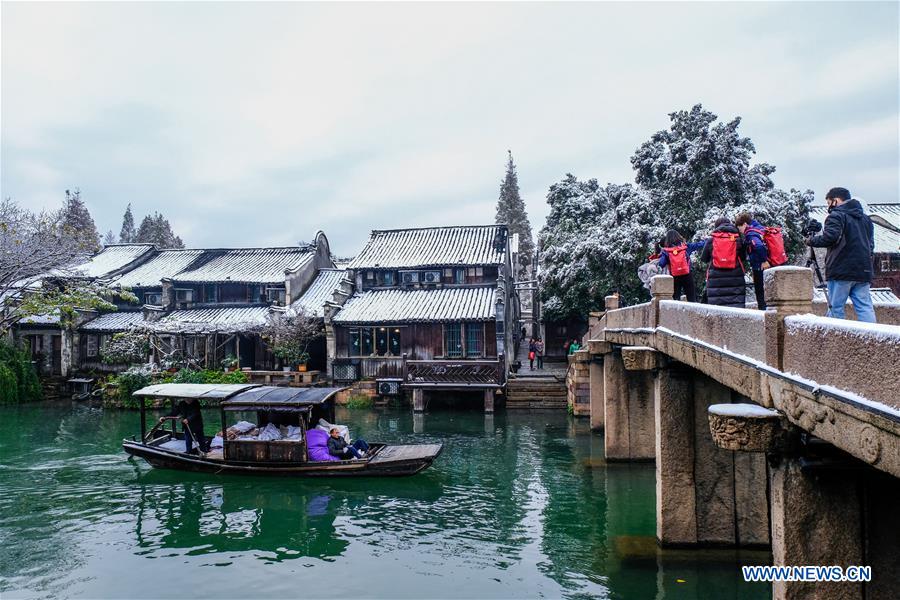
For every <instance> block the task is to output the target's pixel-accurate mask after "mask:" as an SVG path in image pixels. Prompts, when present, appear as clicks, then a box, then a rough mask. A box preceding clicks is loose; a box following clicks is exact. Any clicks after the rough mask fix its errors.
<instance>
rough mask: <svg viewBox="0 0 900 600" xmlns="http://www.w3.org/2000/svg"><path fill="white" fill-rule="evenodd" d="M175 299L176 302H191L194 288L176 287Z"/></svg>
mask: <svg viewBox="0 0 900 600" xmlns="http://www.w3.org/2000/svg"><path fill="white" fill-rule="evenodd" d="M175 301H176V302H193V301H194V290H191V289H187V288H176V289H175Z"/></svg>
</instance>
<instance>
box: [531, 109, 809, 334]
mask: <svg viewBox="0 0 900 600" xmlns="http://www.w3.org/2000/svg"><path fill="white" fill-rule="evenodd" d="M670 118H671V119H672V126H671V127H670V129H668V130H666V131H659V132H657V133H655V134H653V136H652V137H651V139H650V140H648V141H647V142H645V143H644V144H642V145H641V146H640V148H638V150H637V152H636V153H635V155H634V156H633V157H632V159H631V162H632V166H633V167H634V169H635V182H636V184H637V186H631V185H614V184H609V185H607V186H606V187H605V188H601V187H600V186H599V185H598V184H597V182H596V180H593V179H591V180H588V181H579V180H578V179H576V178H575V177H574V176H572V175H567V176H566V177H565V178H564V179H563V180H562V181H560V182H558V183H556V184H554V185H552V186H551V187H550V191H549V193H548V194H547V203H548V204H549V205H550V214H549V216H548V217H547V224H546V225H545V227H544V228H543V229H542V230H541V233H540V236H539V243H540V245H541V267H542V271H541V286H542V298H543V300H544V315H545V317H547V318H548V319H562V318H566V317H573V316H580V317H584V316H585V315H586V314H587V313H588V312H589V311H591V310H597V309H599V308H601V307H602V304H603V297H604V296H606V295H608V294H610V293H612V292H615V291H618V292H619V293H620V295H621V297H622V299H623V300H624V301H625V302H626V303H635V302H640V301H643V300H646V299H647V296H646V291H645V290H643V289H642V286H641V283H640V281H639V280H638V278H637V268H638V267H639V266H640V265H641V264H642V263H643V262H645V261H646V259H647V256H648V255H650V254H651V253H652V252H653V249H654V246H655V244H656V243H657V242H659V241H660V240H661V239H662V237H663V235H664V234H665V232H666V230H668V229H676V230H678V231H679V232H681V234H682V235H684V236H685V237H686V238H688V239H692V238H693V239H703V238H705V237H706V236H707V235H708V234H709V231H710V229H711V226H712V223H713V221H714V220H715V219H716V218H718V217H721V216H723V215H724V216H728V217H730V218H734V217H735V216H736V215H737V214H738V213H739V212H742V211H745V210H746V211H749V212H751V213H753V214H754V216H756V217H757V219H758V220H759V221H760V222H761V223H762V224H764V225H777V226H780V227H782V228H783V231H784V237H785V246H786V249H787V251H788V254H789V255H790V257H791V258H796V257H797V256H798V255H799V254H801V253H803V252H804V251H805V248H804V246H803V236H802V234H801V229H802V227H803V224H804V223H805V222H806V220H807V218H808V214H809V205H810V203H811V201H812V198H813V193H812V192H811V191H809V190H807V191H805V192H801V191H798V190H791V191H790V192H784V191H782V190H778V189H775V187H774V184H773V182H772V180H771V178H770V175H771V174H772V173H773V172H774V171H775V168H774V167H773V166H771V165H768V164H765V163H759V164H751V158H752V155H753V154H754V153H755V148H754V146H753V143H752V142H751V141H750V139H749V138H746V137H741V136H740V135H739V134H738V125H739V124H740V118H735V119H733V120H732V121H730V122H728V123H716V120H717V117H716V116H715V115H714V114H712V113H710V112H708V111H705V110H703V108H702V106H700V105H699V104H698V105H696V106H694V107H693V108H692V109H691V110H690V111H679V112H674V113H671V115H670ZM696 273H697V275H698V277H701V276H702V270H701V269H697V270H696ZM698 283H699V282H698Z"/></svg>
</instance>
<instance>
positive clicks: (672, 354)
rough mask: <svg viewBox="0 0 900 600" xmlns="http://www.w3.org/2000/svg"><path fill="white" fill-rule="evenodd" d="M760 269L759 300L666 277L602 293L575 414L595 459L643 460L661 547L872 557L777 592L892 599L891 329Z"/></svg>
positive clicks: (898, 561) (898, 402) (897, 548)
mask: <svg viewBox="0 0 900 600" xmlns="http://www.w3.org/2000/svg"><path fill="white" fill-rule="evenodd" d="M765 278H766V301H767V303H768V305H769V310H767V311H758V310H749V309H736V308H724V307H714V306H709V305H704V304H691V303H687V302H680V301H674V300H673V299H672V293H673V280H672V278H671V277H669V276H658V277H655V278H654V279H653V282H652V296H653V299H652V300H651V301H650V302H648V303H645V304H640V305H637V306H630V307H627V308H618V306H617V302H618V299H617V298H616V297H609V298H607V309H608V310H607V312H606V313H604V314H602V316H600V318H599V321H597V322H595V323H594V327H592V330H591V334H590V337H591V338H592V339H590V341H589V342H588V344H587V348H586V349H584V350H582V351H580V352H578V353H577V354H576V356H575V357H574V358H573V363H574V364H573V365H572V367H573V372H574V373H576V374H578V373H580V374H581V375H582V376H581V377H580V379H581V381H582V384H581V390H582V397H583V398H584V400H585V402H584V404H583V405H582V406H583V407H584V410H583V411H582V412H584V411H585V410H586V409H589V414H590V418H591V424H592V427H593V428H595V429H598V430H601V429H602V430H603V431H604V444H605V450H606V458H607V460H608V461H655V462H656V496H657V498H656V505H657V520H656V522H657V539H658V542H659V544H660V545H662V546H675V547H710V546H719V547H771V550H772V554H773V560H774V564H776V565H841V566H845V567H846V566H850V565H869V566H871V567H872V581H871V582H870V583H866V584H862V583H778V584H775V585H774V587H773V593H774V597H775V598H851V599H860V600H863V599H873V598H897V597H900V510H898V508H897V503H898V502H900V327H898V326H891V325H878V326H873V325H868V324H864V323H857V322H854V321H839V320H836V319H828V318H824V317H820V316H815V315H814V314H812V313H813V312H814V307H813V302H812V297H813V294H812V290H813V282H812V273H811V271H810V270H809V269H803V268H798V267H779V268H775V269H770V270H767V271H766V273H765ZM571 379H573V378H572V377H570V380H571ZM575 379H578V377H576V378H575ZM576 408H578V407H576Z"/></svg>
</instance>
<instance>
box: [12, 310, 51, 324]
mask: <svg viewBox="0 0 900 600" xmlns="http://www.w3.org/2000/svg"><path fill="white" fill-rule="evenodd" d="M19 325H59V312H58V311H53V312H49V313H46V314H43V315H30V316H27V317H25V318H23V319H21V320H20V321H19Z"/></svg>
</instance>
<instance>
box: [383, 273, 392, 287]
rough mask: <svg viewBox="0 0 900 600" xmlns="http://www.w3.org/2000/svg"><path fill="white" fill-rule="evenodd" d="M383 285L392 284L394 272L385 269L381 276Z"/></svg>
mask: <svg viewBox="0 0 900 600" xmlns="http://www.w3.org/2000/svg"><path fill="white" fill-rule="evenodd" d="M383 282H384V285H385V286H387V287H391V286H393V285H394V272H393V271H385V272H384V278H383Z"/></svg>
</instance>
